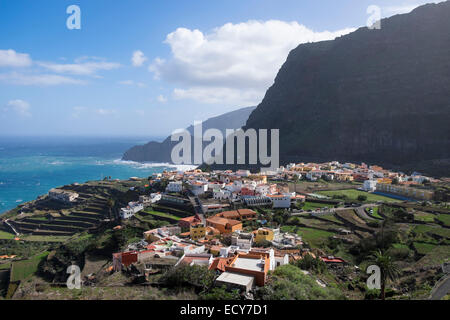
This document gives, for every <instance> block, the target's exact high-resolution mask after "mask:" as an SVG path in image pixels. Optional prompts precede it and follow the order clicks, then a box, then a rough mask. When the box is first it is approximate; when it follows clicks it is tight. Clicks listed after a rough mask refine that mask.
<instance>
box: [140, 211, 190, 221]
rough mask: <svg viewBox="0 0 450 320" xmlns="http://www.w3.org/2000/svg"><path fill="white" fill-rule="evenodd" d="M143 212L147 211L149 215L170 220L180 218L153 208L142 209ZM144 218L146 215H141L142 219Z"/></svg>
mask: <svg viewBox="0 0 450 320" xmlns="http://www.w3.org/2000/svg"><path fill="white" fill-rule="evenodd" d="M144 212H145V213H148V214H149V215H152V216H156V217H161V218H168V219H172V220H176V221H179V220H180V219H181V218H180V217H177V216H174V215H172V214H169V213H165V212H159V211H153V210H148V211H144ZM145 218H146V217H143V219H144V220H145Z"/></svg>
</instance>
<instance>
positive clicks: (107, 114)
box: [95, 108, 117, 116]
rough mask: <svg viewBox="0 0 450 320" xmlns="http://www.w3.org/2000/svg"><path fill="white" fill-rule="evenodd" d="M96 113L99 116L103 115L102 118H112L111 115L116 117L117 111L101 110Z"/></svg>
mask: <svg viewBox="0 0 450 320" xmlns="http://www.w3.org/2000/svg"><path fill="white" fill-rule="evenodd" d="M95 113H96V114H98V115H101V116H110V115H116V114H117V111H116V110H114V109H103V108H100V109H97V110H95Z"/></svg>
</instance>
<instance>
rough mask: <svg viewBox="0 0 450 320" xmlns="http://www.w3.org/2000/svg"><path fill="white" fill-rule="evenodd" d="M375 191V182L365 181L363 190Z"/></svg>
mask: <svg viewBox="0 0 450 320" xmlns="http://www.w3.org/2000/svg"><path fill="white" fill-rule="evenodd" d="M376 189H377V181H376V180H366V181H364V184H363V190H364V191H367V192H374V191H375V190H376Z"/></svg>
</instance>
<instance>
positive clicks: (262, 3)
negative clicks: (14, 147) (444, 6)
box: [0, 0, 431, 136]
mask: <svg viewBox="0 0 450 320" xmlns="http://www.w3.org/2000/svg"><path fill="white" fill-rule="evenodd" d="M429 2H431V1H430V0H429V1H422V0H389V1H387V0H370V1H366V0H340V1H336V0H321V1H309V0H239V1H237V0H214V1H211V0H208V1H203V0H190V1H185V0H170V1H156V0H127V1H110V0H79V1H75V0H70V1H66V0H58V1H55V0H39V1H36V0H0V136H15V135H21V136H31V135H40V136H164V135H169V134H170V133H171V132H172V131H173V130H175V129H178V128H185V127H187V126H188V125H190V124H192V123H193V122H194V120H197V121H202V120H206V119H208V118H210V117H212V116H217V115H220V114H223V113H226V112H229V111H233V110H236V109H239V108H241V107H247V106H256V105H258V104H259V103H260V102H261V100H262V99H263V97H264V94H265V92H266V90H267V89H268V88H269V87H270V86H271V85H272V84H273V81H274V79H275V77H276V74H277V72H278V70H279V68H280V67H281V66H282V64H283V63H284V61H285V60H286V58H287V56H288V54H289V52H290V51H291V50H292V49H294V48H295V47H297V46H298V45H299V44H301V43H306V42H315V41H322V40H329V39H334V38H335V37H337V36H341V35H344V34H347V33H349V32H352V31H354V30H355V29H356V28H359V27H365V26H366V25H367V22H368V21H369V19H370V17H371V16H372V15H373V12H372V11H370V10H369V11H370V12H368V8H369V6H371V5H376V6H377V7H378V8H380V13H381V16H382V17H389V16H392V15H395V14H402V13H408V12H410V11H411V10H413V9H414V8H415V7H417V6H419V5H422V4H425V3H429ZM72 5H76V6H78V8H79V9H80V19H79V20H78V19H75V20H74V19H72V18H71V17H73V14H74V11H72V10H71V11H69V13H68V12H67V9H68V7H70V6H72ZM68 19H69V25H74V24H75V25H76V22H77V21H80V25H79V27H80V28H79V29H78V28H75V29H74V28H72V29H69V28H68Z"/></svg>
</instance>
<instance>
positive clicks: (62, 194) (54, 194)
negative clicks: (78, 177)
mask: <svg viewBox="0 0 450 320" xmlns="http://www.w3.org/2000/svg"><path fill="white" fill-rule="evenodd" d="M48 196H49V197H50V199H53V200H56V201H61V202H65V203H71V202H74V201H75V200H76V199H77V198H78V196H79V195H78V193H76V192H74V191H70V190H62V189H52V190H50V191H49V193H48Z"/></svg>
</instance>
